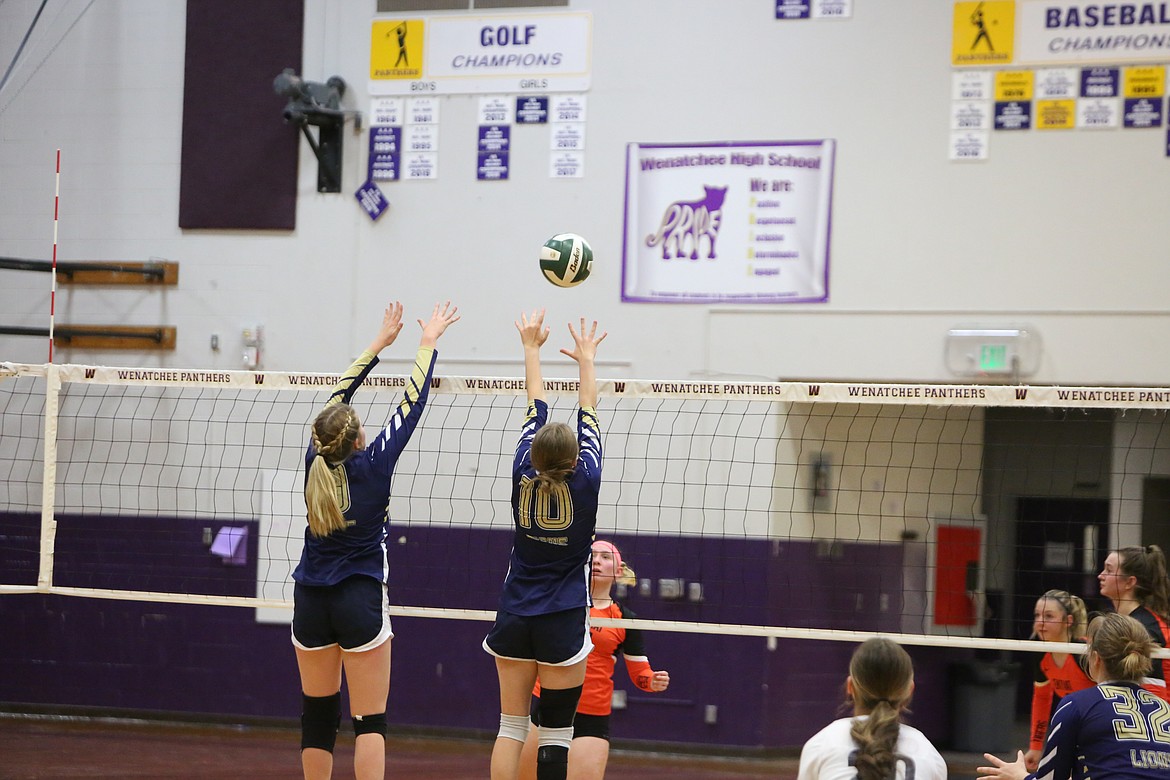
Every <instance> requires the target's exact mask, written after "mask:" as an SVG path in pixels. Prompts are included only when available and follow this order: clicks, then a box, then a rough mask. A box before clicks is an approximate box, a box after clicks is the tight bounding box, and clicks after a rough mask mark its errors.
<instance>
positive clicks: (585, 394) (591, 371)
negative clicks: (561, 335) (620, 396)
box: [561, 317, 609, 409]
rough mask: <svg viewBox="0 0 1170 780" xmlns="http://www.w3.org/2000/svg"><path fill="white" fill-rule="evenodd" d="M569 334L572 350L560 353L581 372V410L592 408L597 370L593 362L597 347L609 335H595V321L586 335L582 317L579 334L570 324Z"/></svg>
mask: <svg viewBox="0 0 1170 780" xmlns="http://www.w3.org/2000/svg"><path fill="white" fill-rule="evenodd" d="M569 333H571V334H573V349H571V350H568V349H562V350H561V352H562V353H563V354H565V355H568V356H569V357H571V358H573V360H576V361H577V366H578V368H579V369H580V371H581V386H580V389H579V390H578V399H579V402H580V404H581V408H582V409H585V408H593V407H595V406H597V369H596V368H595V367H594V365H593V361H594V358H595V357H596V355H597V345H598V344H600V343H601V342H603V341H605V337H606V336H608V335H609V333H606V332H603V333H602V334H601V335H600V336H598V335H597V320H594V321H593V327H592V328H590V329H589V332H588V333H586V332H585V318H584V317H582V318H581V330H580V332H578V331H577V330H576V329H575V328H574V327H573V323H571V322H570V323H569Z"/></svg>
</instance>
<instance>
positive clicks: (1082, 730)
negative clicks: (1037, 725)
mask: <svg viewBox="0 0 1170 780" xmlns="http://www.w3.org/2000/svg"><path fill="white" fill-rule="evenodd" d="M1074 771H1076V772H1077V773H1078V774H1077V776H1078V777H1080V776H1085V777H1091V778H1093V780H1110V778H1125V780H1142V778H1166V777H1170V703H1167V702H1166V701H1164V700H1162V699H1160V698H1158V697H1157V696H1155V695H1154V694H1152V693H1150V692H1149V691H1147V690H1145V689H1144V688H1142V687H1141V686H1140V685H1138V684H1136V683H1128V682H1116V683H1101V684H1100V685H1097V686H1095V687H1093V688H1086V689H1084V690H1083V691H1076V692H1075V693H1070V694H1069V695H1068V696H1065V697H1064V699H1062V700H1061V704H1060V706H1059V707H1058V708H1057V710H1056V714H1055V715H1053V716H1052V724H1051V726H1050V727H1049V729H1048V739H1047V740H1046V741H1045V743H1044V753H1043V755H1042V756H1041V757H1040V765H1039V766H1038V767H1037V769H1036V773H1035V774H1034V775H1028V777H1034V778H1036V779H1037V780H1066V778H1069V777H1072V776H1073V772H1074Z"/></svg>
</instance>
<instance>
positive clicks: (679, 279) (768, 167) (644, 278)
mask: <svg viewBox="0 0 1170 780" xmlns="http://www.w3.org/2000/svg"><path fill="white" fill-rule="evenodd" d="M834 148H835V144H834V142H833V141H832V140H820V141H793V142H780V141H777V142H745V143H736V142H731V141H728V142H723V143H707V144H694V145H685V144H630V145H629V146H628V147H627V158H626V213H625V237H624V240H623V246H622V300H625V301H650V302H673V303H808V302H822V301H826V300H828V297H829V287H828V279H829V227H830V213H831V205H832V190H833V157H834Z"/></svg>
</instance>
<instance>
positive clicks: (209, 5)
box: [179, 0, 323, 230]
mask: <svg viewBox="0 0 1170 780" xmlns="http://www.w3.org/2000/svg"><path fill="white" fill-rule="evenodd" d="M303 28H304V0H248V2H239V0H188V2H187V49H186V71H185V73H184V79H183V153H182V175H181V181H180V185H179V227H181V228H184V229H193V228H208V229H243V230H292V229H293V228H295V227H296V206H297V203H296V199H297V159H298V157H297V156H298V153H299V148H298V144H299V143H300V133H299V131H298V130H297V129H296V128H295V127H293V126H291V125H286V124H285V123H284V120H283V118H282V115H281V112H282V110H283V108H284V104H285V102H286V100H287V98H283V97H281V96H279V95H277V94H276V93H275V92H274V91H273V89H272V81H273V79H275V78H276V76H277V74H279V73H280V72H281V71H282V70H284V69H285V68H293V69H295V70H296V72H297V73H298V74H300V73H301V48H302V38H303ZM321 80H323V79H321Z"/></svg>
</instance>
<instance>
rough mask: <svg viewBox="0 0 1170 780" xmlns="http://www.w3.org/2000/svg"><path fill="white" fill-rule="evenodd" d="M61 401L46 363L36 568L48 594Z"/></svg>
mask: <svg viewBox="0 0 1170 780" xmlns="http://www.w3.org/2000/svg"><path fill="white" fill-rule="evenodd" d="M60 401H61V374H60V368H59V367H58V366H56V365H54V364H52V363H49V364H47V365H46V366H45V439H44V454H45V461H44V473H43V474H42V475H41V547H40V551H41V554H40V565H39V567H38V570H37V592H38V593H48V592H49V590H50V588H51V587H52V585H53V553H54V550H55V549H56V543H57V541H56V540H57V517H56V503H55V502H56V486H57V414H58V412H59V410H60Z"/></svg>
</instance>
